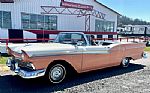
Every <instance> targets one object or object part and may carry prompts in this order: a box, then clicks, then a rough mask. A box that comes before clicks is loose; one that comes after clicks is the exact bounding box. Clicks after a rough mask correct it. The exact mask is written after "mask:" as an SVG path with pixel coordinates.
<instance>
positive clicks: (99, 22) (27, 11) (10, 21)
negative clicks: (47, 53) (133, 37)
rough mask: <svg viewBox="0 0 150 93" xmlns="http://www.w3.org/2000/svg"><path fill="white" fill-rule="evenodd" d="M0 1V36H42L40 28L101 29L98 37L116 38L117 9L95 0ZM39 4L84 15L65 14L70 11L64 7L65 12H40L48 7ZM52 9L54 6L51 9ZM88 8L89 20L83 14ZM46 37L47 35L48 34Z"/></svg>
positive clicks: (64, 29)
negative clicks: (78, 11)
mask: <svg viewBox="0 0 150 93" xmlns="http://www.w3.org/2000/svg"><path fill="white" fill-rule="evenodd" d="M0 2H1V3H0V38H31V37H32V38H41V37H42V35H41V34H43V32H42V31H45V30H46V31H49V32H52V31H53V32H55V31H60V30H61V31H90V32H100V33H99V35H98V37H99V38H117V33H116V29H117V16H118V13H117V12H115V11H114V10H112V9H110V8H108V7H107V6H105V5H103V4H101V3H100V2H98V1H96V0H0ZM61 5H62V6H61ZM41 6H55V8H57V9H58V10H59V11H62V10H63V9H64V7H69V8H67V9H70V10H69V11H75V10H80V14H81V13H83V15H69V14H67V15H64V14H65V13H69V11H67V10H66V12H64V11H63V12H64V14H56V13H55V14H42V12H43V13H44V12H47V13H48V12H49V11H50V9H51V8H50V7H49V8H46V7H43V8H44V9H42V7H41ZM58 7H59V8H58ZM60 7H63V8H60ZM71 7H72V8H71ZM77 8H78V9H77ZM85 9H87V10H85ZM44 10H45V11H44ZM54 11H56V10H53V11H51V12H53V13H54ZM87 11H88V12H90V13H92V15H91V16H90V20H89V19H88V18H86V17H85V15H86V14H85V15H84V13H85V12H87ZM51 12H49V13H51ZM94 13H97V14H94ZM95 16H96V17H95ZM89 25H90V26H89ZM8 29H9V30H8ZM16 29H17V30H16ZM23 30H26V31H30V32H32V34H31V33H30V32H23ZM33 30H34V31H33ZM33 33H34V34H33ZM44 34H46V33H44ZM47 34H50V33H47ZM45 37H46V38H48V37H50V35H45Z"/></svg>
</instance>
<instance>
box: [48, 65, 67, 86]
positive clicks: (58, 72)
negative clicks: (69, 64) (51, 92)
mask: <svg viewBox="0 0 150 93" xmlns="http://www.w3.org/2000/svg"><path fill="white" fill-rule="evenodd" d="M65 78H66V68H65V66H63V65H61V64H55V65H53V66H52V67H51V68H50V69H49V72H48V79H49V80H50V82H51V83H61V82H62V81H63V80H64V79H65Z"/></svg>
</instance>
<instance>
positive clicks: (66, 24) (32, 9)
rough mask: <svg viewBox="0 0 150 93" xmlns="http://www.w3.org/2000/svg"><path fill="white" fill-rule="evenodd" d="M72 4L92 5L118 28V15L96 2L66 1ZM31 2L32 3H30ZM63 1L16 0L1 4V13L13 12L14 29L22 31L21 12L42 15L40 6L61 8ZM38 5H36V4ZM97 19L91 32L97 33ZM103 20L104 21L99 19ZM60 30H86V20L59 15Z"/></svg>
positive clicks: (92, 22) (92, 23)
mask: <svg viewBox="0 0 150 93" xmlns="http://www.w3.org/2000/svg"><path fill="white" fill-rule="evenodd" d="M66 1H70V2H76V3H82V4H87V5H89V4H91V5H93V6H94V9H95V10H98V11H100V12H102V13H104V14H106V17H105V20H107V21H114V22H115V31H116V27H117V14H116V13H114V12H112V11H110V10H109V9H107V8H105V7H104V6H101V5H100V4H98V3H96V2H94V0H66ZM29 2H30V3H29ZM60 2H61V0H14V3H0V11H11V17H12V28H13V29H21V28H22V27H21V12H25V13H32V14H41V12H43V10H42V9H41V7H40V6H42V5H43V6H60ZM35 3H36V4H35ZM95 19H97V18H95V17H91V31H95ZM99 20H102V19H99ZM57 25H58V30H83V31H84V30H85V18H84V17H77V16H68V15H67V16H66V15H58V24H57Z"/></svg>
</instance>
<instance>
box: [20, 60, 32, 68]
mask: <svg viewBox="0 0 150 93" xmlns="http://www.w3.org/2000/svg"><path fill="white" fill-rule="evenodd" d="M27 64H29V63H27V62H18V66H19V67H20V68H22V69H29V70H33V68H32V67H29V66H27Z"/></svg>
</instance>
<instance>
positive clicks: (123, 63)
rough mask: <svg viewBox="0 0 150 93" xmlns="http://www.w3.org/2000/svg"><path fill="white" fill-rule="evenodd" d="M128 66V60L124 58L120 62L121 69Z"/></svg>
mask: <svg viewBox="0 0 150 93" xmlns="http://www.w3.org/2000/svg"><path fill="white" fill-rule="evenodd" d="M129 64H130V59H129V58H124V59H123V60H122V62H121V66H122V67H128V66H129Z"/></svg>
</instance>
